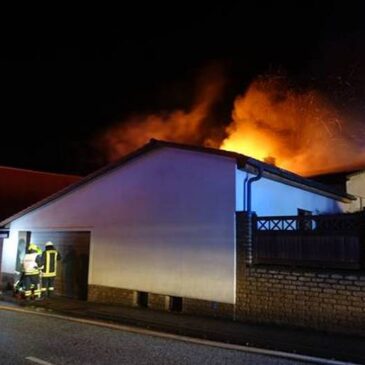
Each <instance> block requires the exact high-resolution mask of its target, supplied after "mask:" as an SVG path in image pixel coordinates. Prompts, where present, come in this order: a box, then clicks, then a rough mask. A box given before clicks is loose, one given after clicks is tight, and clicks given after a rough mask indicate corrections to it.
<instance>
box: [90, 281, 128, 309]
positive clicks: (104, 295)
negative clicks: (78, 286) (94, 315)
mask: <svg viewBox="0 0 365 365" xmlns="http://www.w3.org/2000/svg"><path fill="white" fill-rule="evenodd" d="M88 301H90V302H95V303H107V304H121V305H125V306H134V305H135V291H134V290H129V289H121V288H112V287H108V286H101V285H89V290H88Z"/></svg>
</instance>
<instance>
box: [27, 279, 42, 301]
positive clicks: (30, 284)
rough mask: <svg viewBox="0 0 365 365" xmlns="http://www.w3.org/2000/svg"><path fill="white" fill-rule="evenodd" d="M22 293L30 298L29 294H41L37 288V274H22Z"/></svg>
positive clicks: (36, 295)
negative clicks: (23, 289)
mask: <svg viewBox="0 0 365 365" xmlns="http://www.w3.org/2000/svg"><path fill="white" fill-rule="evenodd" d="M24 288H25V292H24V295H25V297H26V298H30V297H31V295H34V296H35V297H40V296H41V291H40V288H39V274H35V275H27V274H25V275H24Z"/></svg>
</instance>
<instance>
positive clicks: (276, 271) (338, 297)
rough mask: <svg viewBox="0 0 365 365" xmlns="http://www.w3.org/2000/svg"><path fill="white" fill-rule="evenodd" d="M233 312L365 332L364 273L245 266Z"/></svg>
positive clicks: (270, 320) (259, 319)
mask: <svg viewBox="0 0 365 365" xmlns="http://www.w3.org/2000/svg"><path fill="white" fill-rule="evenodd" d="M236 318H237V319H238V320H240V319H241V320H245V321H254V322H264V323H278V324H285V325H290V326H300V327H310V328H314V329H318V330H326V331H333V332H344V333H354V334H361V335H365V273H354V272H353V273H349V272H338V271H328V270H313V269H293V268H284V267H269V266H268V267H255V266H251V267H247V268H246V270H245V273H244V276H243V278H242V279H241V280H240V281H239V285H238V286H237V304H236Z"/></svg>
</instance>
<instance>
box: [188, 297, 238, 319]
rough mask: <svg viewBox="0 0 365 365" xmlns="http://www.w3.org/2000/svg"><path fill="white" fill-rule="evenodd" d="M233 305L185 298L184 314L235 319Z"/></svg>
mask: <svg viewBox="0 0 365 365" xmlns="http://www.w3.org/2000/svg"><path fill="white" fill-rule="evenodd" d="M233 308H234V306H233V304H228V303H219V302H212V301H208V300H200V299H191V298H183V313H186V314H193V315H202V316H209V317H218V318H226V319H232V318H233Z"/></svg>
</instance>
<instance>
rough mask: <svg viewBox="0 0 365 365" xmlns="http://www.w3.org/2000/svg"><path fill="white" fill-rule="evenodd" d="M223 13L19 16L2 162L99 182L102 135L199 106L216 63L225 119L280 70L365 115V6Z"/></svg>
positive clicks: (4, 69)
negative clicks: (209, 68)
mask: <svg viewBox="0 0 365 365" xmlns="http://www.w3.org/2000/svg"><path fill="white" fill-rule="evenodd" d="M222 3H223V4H221V5H219V4H217V5H212V4H211V5H204V6H203V5H201V6H198V5H197V2H195V4H194V3H191V4H189V2H169V3H167V4H170V5H168V6H162V4H161V5H156V2H151V4H150V5H149V6H146V5H144V3H136V4H135V5H134V6H128V7H127V8H123V7H122V8H120V9H119V10H115V11H111V9H109V10H110V12H109V14H108V12H106V11H105V12H104V11H103V12H102V11H99V9H92V10H90V9H87V11H86V10H85V11H84V12H83V13H79V12H78V13H77V14H76V12H75V15H74V16H72V15H70V14H72V12H70V11H65V12H64V14H63V12H61V11H58V12H52V14H51V13H50V14H48V15H44V14H45V13H44V12H45V9H43V10H42V11H43V13H42V14H40V15H39V16H37V17H32V16H29V17H28V18H26V20H24V19H20V18H19V17H17V16H15V15H14V14H13V15H14V16H9V18H8V19H7V21H6V22H3V23H2V26H1V36H0V37H1V46H0V47H1V48H0V75H1V76H0V78H1V83H0V92H1V97H0V118H1V132H2V133H1V135H2V143H1V144H0V164H1V165H8V166H17V167H23V168H33V169H40V170H47V171H54V172H68V173H86V172H90V171H91V170H93V169H95V168H97V167H100V165H101V164H102V163H103V156H101V155H100V154H99V153H98V151H97V150H96V149H95V148H93V146H92V143H91V141H92V139H93V137H94V136H95V134H97V133H98V132H99V131H102V130H104V129H105V128H106V127H107V126H109V125H111V124H112V123H115V122H118V121H121V120H123V119H125V118H126V117H127V116H128V115H129V114H130V113H133V112H158V111H160V110H170V109H174V108H184V107H187V106H188V104H189V102H190V101H191V95H192V92H193V88H194V81H195V79H196V75H197V74H198V73H199V70H201V69H202V68H204V67H205V66H206V65H207V64H209V63H211V62H212V61H214V62H218V63H220V64H221V65H222V66H223V67H224V70H225V77H226V78H227V80H228V81H227V85H226V88H225V92H224V95H223V97H222V101H221V105H220V106H219V108H218V109H217V110H219V111H218V112H217V113H218V115H219V118H220V119H222V120H223V119H227V118H229V113H230V111H231V105H232V102H233V99H234V96H236V95H237V94H239V93H242V92H243V91H244V89H245V87H246V86H247V85H248V84H249V82H250V81H251V80H252V79H253V78H254V77H255V76H257V75H258V74H260V73H265V72H269V71H270V70H279V69H280V70H285V72H286V73H287V74H288V77H289V78H290V79H291V80H293V82H294V83H296V84H298V85H303V86H304V87H306V86H310V87H315V88H319V89H321V90H322V91H324V92H325V93H326V94H327V95H328V96H329V97H330V98H331V99H333V100H334V101H335V102H336V103H337V104H338V105H339V106H341V105H342V106H344V107H345V108H351V109H352V110H353V111H354V113H358V114H359V115H360V116H361V115H362V112H364V117H365V110H363V108H364V106H363V100H364V101H365V99H364V96H365V91H364V90H365V89H364V86H365V45H364V39H365V2H363V1H358V2H357V1H342V2H333V1H332V2H328V1H302V2H296V1H292V2H290V4H291V5H288V4H286V3H287V2H286V1H281V2H280V1H272V2H264V1H255V2H252V3H251V4H250V3H248V2H244V1H242V2H228V1H225V2H222ZM89 10H90V13H89ZM111 14H112V15H111ZM3 15H4V14H3ZM5 18H7V17H6V14H5ZM364 105H365V103H364ZM217 118H218V117H217Z"/></svg>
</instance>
